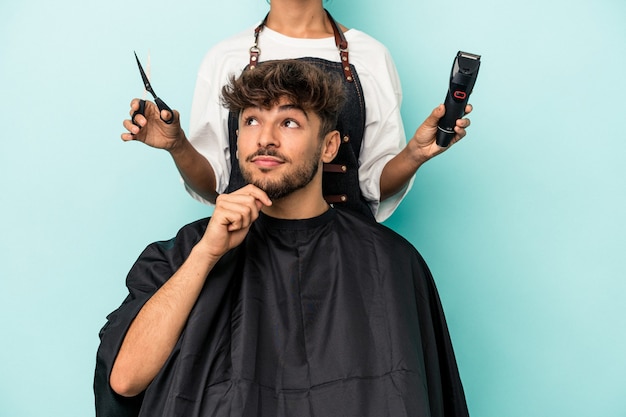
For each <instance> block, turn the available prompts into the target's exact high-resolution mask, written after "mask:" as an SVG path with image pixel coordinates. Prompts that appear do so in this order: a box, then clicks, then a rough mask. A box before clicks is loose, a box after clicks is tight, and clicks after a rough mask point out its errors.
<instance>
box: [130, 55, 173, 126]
mask: <svg viewBox="0 0 626 417" xmlns="http://www.w3.org/2000/svg"><path fill="white" fill-rule="evenodd" d="M135 59H136V60H137V66H138V67H139V73H140V74H141V79H142V80H143V85H144V87H145V89H146V91H147V92H149V93H150V94H152V97H154V102H155V103H156V105H157V107H158V108H159V117H161V120H163V121H164V122H165V123H167V124H168V125H169V124H171V123H172V122H173V121H174V112H173V111H172V109H170V108H169V106H168V105H167V104H165V102H164V101H163V100H161V99H160V98H159V97H157V95H156V93H155V92H154V90H153V89H152V85H151V84H150V80H148V76H147V75H146V73H145V72H144V70H143V67H142V66H141V62H139V58H138V57H137V53H136V52H135ZM145 110H146V101H145V100H140V101H139V109H138V110H137V111H135V112H134V113H133V116H132V118H131V120H132V122H133V123H134V124H135V125H137V126H139V125H138V124H137V123H135V116H136V115H138V114H141V115H142V116H144V112H145ZM163 110H167V111H168V112H170V118H169V119H164V118H163V116H162V115H161V112H162V111H163Z"/></svg>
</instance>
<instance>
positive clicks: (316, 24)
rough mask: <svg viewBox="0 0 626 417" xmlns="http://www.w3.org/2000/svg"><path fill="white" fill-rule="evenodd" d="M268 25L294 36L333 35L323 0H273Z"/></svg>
mask: <svg viewBox="0 0 626 417" xmlns="http://www.w3.org/2000/svg"><path fill="white" fill-rule="evenodd" d="M267 27H268V28H270V29H272V30H274V31H276V32H279V33H281V34H283V35H285V36H289V37H292V38H325V37H328V36H332V35H333V29H332V26H331V24H330V21H329V20H328V17H327V16H326V12H325V11H324V6H323V5H322V1H321V0H272V1H271V4H270V12H269V15H268V17H267Z"/></svg>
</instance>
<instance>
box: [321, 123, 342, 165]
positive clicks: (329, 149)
mask: <svg viewBox="0 0 626 417" xmlns="http://www.w3.org/2000/svg"><path fill="white" fill-rule="evenodd" d="M339 145H341V137H340V135H339V131H338V130H333V131H332V132H329V133H327V134H326V136H325V137H324V146H323V148H322V161H323V162H325V163H329V162H330V161H332V160H333V159H335V156H337V152H339Z"/></svg>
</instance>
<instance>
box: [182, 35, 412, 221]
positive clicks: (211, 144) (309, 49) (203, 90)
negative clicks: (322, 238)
mask: <svg viewBox="0 0 626 417" xmlns="http://www.w3.org/2000/svg"><path fill="white" fill-rule="evenodd" d="M255 27H256V26H255ZM255 27H252V28H250V29H248V30H245V31H243V32H241V33H239V34H237V35H235V36H233V37H231V38H229V39H227V40H225V41H222V42H220V43H219V44H217V45H216V46H215V47H213V48H212V49H211V50H210V51H209V52H208V53H207V54H206V56H205V57H204V59H203V61H202V63H201V65H200V69H199V70H198V78H197V81H196V88H195V92H194V98H193V103H192V108H191V120H190V126H189V140H190V142H191V144H192V145H193V146H194V147H195V148H196V149H197V150H198V152H200V153H201V154H202V155H203V156H204V157H205V158H206V159H207V160H208V161H209V163H210V164H211V166H212V167H213V170H214V171H215V176H216V181H217V190H216V191H217V192H218V193H221V192H223V191H224V190H225V189H226V187H227V186H228V182H229V178H230V167H231V165H230V153H229V144H228V110H227V109H226V108H224V107H223V106H222V105H221V103H220V97H221V90H222V87H223V86H224V85H226V84H227V83H228V79H229V77H230V76H231V75H235V76H238V75H239V74H240V73H241V71H242V70H243V69H244V67H245V66H246V65H247V64H248V63H249V60H250V55H249V50H250V47H251V46H252V45H253V43H254V28H255ZM345 37H346V40H347V41H348V48H349V54H350V55H349V58H350V63H351V64H353V65H354V66H355V68H356V71H357V74H358V77H359V79H360V81H361V85H362V88H363V94H364V100H365V112H366V114H365V133H364V136H363V142H362V145H361V152H360V155H359V182H360V187H361V193H362V194H363V197H364V198H365V199H366V200H367V201H368V203H369V205H370V208H371V209H372V212H373V213H374V215H375V217H376V220H377V221H379V222H382V221H384V220H385V219H387V218H388V217H389V216H390V215H391V214H392V213H393V211H394V210H395V208H396V207H397V206H398V204H399V203H400V202H401V201H402V199H403V198H404V196H405V195H406V193H407V192H408V190H409V189H410V188H411V185H412V183H413V179H411V181H410V182H409V184H408V186H406V187H405V188H404V189H403V190H402V191H400V192H398V193H397V194H396V195H394V196H391V197H389V198H387V199H386V200H384V201H383V202H379V199H380V175H381V173H382V170H383V168H384V166H385V164H386V163H387V161H389V160H390V159H391V158H393V157H394V156H395V155H397V154H398V153H399V152H400V151H401V150H402V149H403V148H404V147H405V145H406V137H405V134H404V127H403V125H402V119H401V117H400V103H401V101H402V91H401V87H400V80H399V77H398V73H397V70H396V67H395V64H394V63H393V60H392V58H391V55H390V54H389V51H388V50H387V48H385V46H384V45H382V44H381V43H380V42H378V41H377V40H375V39H374V38H372V37H371V36H369V35H367V34H365V33H363V32H361V31H358V30H356V29H350V30H348V31H347V32H345ZM258 47H259V49H260V50H261V54H260V57H259V62H263V61H269V60H276V59H291V58H302V57H315V58H322V59H325V60H328V61H336V62H339V61H340V59H339V52H338V50H337V46H336V45H335V38H334V37H328V38H323V39H302V38H290V37H287V36H284V35H282V34H280V33H278V32H276V31H273V30H271V29H269V28H267V27H265V28H263V31H262V32H261V34H260V35H259V44H258ZM185 186H186V188H187V191H188V192H189V193H190V194H191V195H192V197H194V198H195V199H197V200H199V201H202V202H204V203H206V204H210V203H209V202H208V201H206V200H204V199H203V198H202V197H200V196H199V195H198V194H196V193H195V192H194V191H193V190H191V189H190V188H189V187H188V186H187V185H185Z"/></svg>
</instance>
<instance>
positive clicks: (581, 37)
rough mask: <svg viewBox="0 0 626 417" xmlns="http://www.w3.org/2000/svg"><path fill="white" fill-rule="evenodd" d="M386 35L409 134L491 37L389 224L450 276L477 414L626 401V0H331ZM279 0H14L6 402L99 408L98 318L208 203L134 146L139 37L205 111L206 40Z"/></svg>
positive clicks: (6, 10)
mask: <svg viewBox="0 0 626 417" xmlns="http://www.w3.org/2000/svg"><path fill="white" fill-rule="evenodd" d="M327 7H328V8H329V10H330V11H331V12H332V13H333V14H334V16H335V18H336V19H337V20H339V21H340V22H342V23H343V24H345V25H346V26H349V27H356V28H358V29H361V30H364V31H366V32H368V33H369V34H371V35H372V36H374V37H376V38H378V39H379V40H380V41H382V42H383V43H385V44H386V45H387V46H388V48H389V49H390V51H391V53H392V55H393V56H394V59H395V61H396V64H397V66H398V70H399V73H400V76H401V80H402V84H403V88H404V102H403V107H402V113H403V117H404V121H405V127H406V130H407V134H408V135H409V136H410V135H412V133H413V131H414V129H415V128H416V127H417V126H418V125H419V124H420V123H421V121H422V120H423V119H424V118H425V117H426V115H427V114H428V113H429V112H430V111H431V109H432V108H433V107H435V106H436V105H437V104H438V103H440V102H441V101H443V98H444V95H445V91H446V88H447V81H448V75H449V71H450V66H451V64H452V60H453V58H454V55H455V53H456V51H457V50H459V49H461V50H466V51H468V52H474V53H478V54H482V56H483V60H482V61H483V64H482V68H481V73H480V76H479V79H478V83H477V86H476V89H475V91H474V94H473V96H472V100H471V101H472V103H473V104H474V106H475V111H474V113H473V114H472V122H473V124H472V127H471V129H470V132H469V136H468V137H467V138H466V139H465V140H464V141H463V142H461V143H460V144H459V145H457V146H455V147H454V148H452V149H451V150H450V151H449V152H446V153H445V154H443V155H441V156H439V157H437V158H436V159H434V160H432V161H430V162H428V163H427V164H426V165H425V166H424V167H423V168H422V169H421V170H420V172H419V173H418V175H417V179H416V181H415V185H414V186H413V189H412V190H411V192H410V194H409V195H408V196H407V198H406V199H405V201H404V202H403V204H402V205H401V207H400V208H399V209H398V211H397V212H396V213H395V214H394V215H393V216H392V218H391V219H389V220H388V221H387V222H386V224H387V225H388V226H390V227H392V228H394V229H395V230H397V231H398V232H400V233H401V234H402V235H404V236H406V237H407V238H408V239H409V240H410V241H411V242H413V244H414V245H415V246H416V247H417V248H418V249H419V250H420V251H421V252H422V254H423V255H424V257H425V258H426V260H427V262H428V264H429V265H430V267H431V269H432V271H433V274H434V276H435V279H436V281H437V284H438V287H439V290H440V293H441V298H442V300H443V303H444V307H445V310H446V314H447V317H448V320H449V326H450V331H451V334H452V337H453V340H454V344H455V349H456V352H457V356H458V362H459V367H460V371H461V374H462V378H463V381H464V384H465V388H466V393H467V398H468V403H469V407H470V411H471V413H472V415H473V416H481V417H501V416H507V417H515V416H520V417H528V416H533V417H535V416H570V417H571V416H580V417H583V416H584V417H587V416H604V417H609V416H610V417H618V416H621V417H623V416H626V395H624V389H625V381H624V379H625V378H624V375H626V354H625V352H626V334H625V329H626V326H625V324H626V323H625V321H626V303H625V302H624V300H623V298H624V294H625V293H626V280H625V279H624V278H625V277H626V265H625V260H624V259H625V257H624V253H623V252H624V249H626V242H625V237H624V236H625V235H626V220H625V219H624V214H625V209H626V197H625V195H624V188H625V187H624V186H625V179H624V178H625V177H626V168H625V166H624V163H623V162H622V160H623V155H624V153H625V151H626V141H625V139H624V127H625V126H624V125H625V123H624V122H625V121H626V120H625V117H624V112H623V107H624V100H625V98H626V97H625V96H626V88H625V85H626V83H625V82H624V70H625V68H626V54H625V53H624V52H625V51H626V49H625V46H626V25H624V18H625V17H626V3H624V2H623V1H622V0H578V1H576V0H574V1H572V0H569V1H565V0H552V1H549V0H541V1H539V0H527V1H524V2H519V1H493V0H474V1H472V2H467V1H460V0H439V1H431V2H425V1H414V0H389V1H386V2H380V1H374V0H359V1H358V2H348V1H341V0H333V1H331V2H330V3H329V4H328V5H327ZM267 9H268V5H267V4H266V3H265V2H264V1H263V0H239V1H230V2H209V1H199V0H193V1H192V0H179V1H177V2H165V1H161V0H153V1H144V0H137V1H133V2H128V1H125V0H124V1H121V0H111V1H108V2H97V3H92V2H84V1H79V0H61V1H57V2H47V1H37V0H30V1H28V0H25V1H20V2H17V1H15V2H9V1H4V0H3V1H2V3H1V4H0V98H1V99H0V135H1V147H2V149H1V151H0V169H1V172H0V174H1V175H0V199H1V207H2V215H1V216H0V232H1V234H0V237H1V238H2V251H1V252H0V265H2V268H1V271H0V338H1V339H0V340H1V344H0V357H1V360H0V415H1V416H7V417H22V416H23V417H27V416H28V417H32V416H63V417H85V416H90V415H93V414H94V412H93V396H92V375H93V368H94V359H95V351H96V348H97V345H98V337H97V334H98V330H99V329H100V327H101V326H102V325H103V324H104V321H105V316H106V314H108V313H109V312H110V311H111V310H113V309H114V308H115V307H116V306H117V305H118V304H119V303H120V302H121V301H122V299H123V297H124V296H125V294H126V291H125V288H124V278H125V275H126V273H127V271H128V270H129V268H130V266H131V265H132V263H133V261H134V260H135V259H136V257H137V256H138V254H139V253H140V251H141V250H142V249H143V248H144V247H145V245H146V244H147V243H149V242H151V241H154V240H159V239H165V238H169V237H171V236H172V235H173V234H174V233H175V232H176V230H177V229H178V228H179V227H180V226H181V225H183V224H185V223H187V222H189V221H192V220H195V219H197V218H200V217H205V216H207V215H209V214H210V210H209V209H208V208H207V207H204V206H202V205H201V204H200V203H197V202H195V201H193V200H192V199H191V198H189V197H188V196H187V194H186V193H185V191H184V190H183V188H182V186H181V185H180V184H179V180H178V176H177V173H176V170H175V168H174V165H173V163H172V161H171V160H170V157H169V156H168V155H167V153H165V152H162V151H158V150H155V149H151V148H148V147H145V146H143V145H141V144H138V143H123V142H122V141H121V140H120V139H119V135H120V134H121V133H122V131H123V129H122V126H121V122H122V120H123V119H124V118H126V117H127V111H128V104H129V102H130V100H131V99H132V98H133V97H140V96H141V95H142V85H141V81H140V79H139V75H138V73H137V68H136V64H135V61H134V57H133V55H132V53H133V50H136V51H137V52H138V54H139V56H140V57H142V58H143V59H144V60H145V59H146V57H147V55H148V52H149V53H150V56H151V68H152V71H151V77H152V81H153V83H154V85H155V88H156V90H157V92H158V93H159V94H160V95H161V96H162V97H163V98H164V99H165V100H166V101H167V103H168V104H170V105H172V106H173V107H175V108H177V109H179V110H180V111H181V113H182V114H183V125H184V127H185V128H186V127H187V126H188V115H189V108H190V105H191V98H192V92H193V86H194V82H195V74H196V70H197V68H198V65H199V63H200V60H201V58H202V56H203V55H204V53H205V52H206V50H208V48H209V47H211V46H212V45H213V44H215V43H216V42H218V41H219V40H221V39H223V38H225V37H227V36H229V35H231V34H234V33H235V32H238V31H240V30H242V29H244V28H246V27H248V26H250V25H252V24H254V23H255V22H256V21H257V20H259V19H260V18H261V17H262V16H263V15H264V13H265V12H266V10H267Z"/></svg>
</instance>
